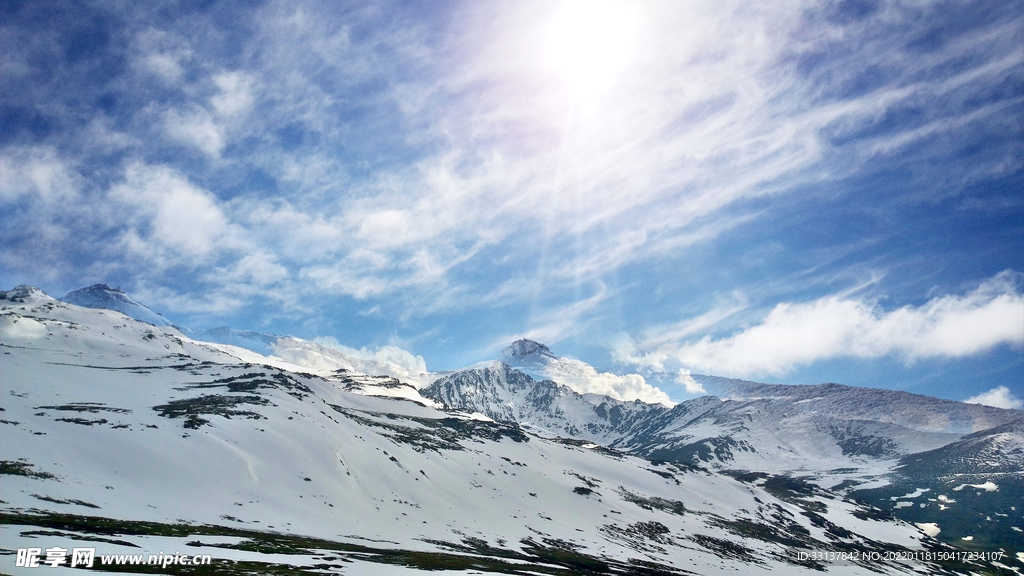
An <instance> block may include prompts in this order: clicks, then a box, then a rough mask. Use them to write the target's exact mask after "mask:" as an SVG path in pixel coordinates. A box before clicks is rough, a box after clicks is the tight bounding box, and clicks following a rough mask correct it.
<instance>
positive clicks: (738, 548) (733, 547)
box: [689, 534, 764, 564]
mask: <svg viewBox="0 0 1024 576" xmlns="http://www.w3.org/2000/svg"><path fill="white" fill-rule="evenodd" d="M689 539H690V540H691V541H693V542H696V543H697V544H698V545H699V546H701V547H702V548H705V549H707V550H710V551H711V552H713V553H715V555H717V556H720V557H722V558H731V559H733V560H739V561H740V562H748V563H752V564H764V561H763V560H762V559H761V558H759V557H758V554H757V553H755V552H754V551H753V550H751V549H750V548H747V547H746V546H744V545H742V544H739V543H736V542H733V541H731V540H726V539H724V538H716V537H714V536H707V535H704V534H694V535H693V536H690V537H689Z"/></svg>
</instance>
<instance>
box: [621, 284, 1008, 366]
mask: <svg viewBox="0 0 1024 576" xmlns="http://www.w3.org/2000/svg"><path fill="white" fill-rule="evenodd" d="M1022 343H1024V295H1022V293H1021V291H1020V278H1019V275H1017V274H1014V273H1011V272H1003V273H1001V274H998V275H996V276H994V277H992V278H990V279H988V280H987V281H985V282H983V283H982V284H981V285H980V286H978V288H976V289H975V290H972V291H971V292H968V293H967V294H964V295H962V296H961V295H947V296H940V297H936V298H933V299H932V300H930V301H928V302H926V303H925V304H923V305H921V306H917V307H915V306H904V307H902V308H898V309H895V310H885V309H883V308H882V307H881V306H880V305H879V304H878V303H877V302H875V301H872V300H868V299H855V298H846V297H840V296H828V297H824V298H820V299H817V300H814V301H811V302H805V303H782V304H778V305H776V306H775V308H774V309H772V311H771V312H770V313H769V314H768V315H767V316H766V317H765V318H764V320H762V321H761V322H760V323H758V324H756V325H754V326H751V327H749V328H746V329H744V330H742V331H740V332H738V333H735V334H733V335H731V336H728V337H724V338H717V339H716V338H712V337H710V336H704V337H703V338H701V339H699V340H696V341H690V342H669V343H662V344H659V345H658V346H657V347H656V348H655V349H652V350H642V349H637V348H638V347H637V346H636V345H631V346H632V347H633V349H632V350H620V352H619V358H621V359H624V360H627V361H630V362H633V363H636V364H640V365H648V366H653V367H656V368H659V369H663V368H664V367H665V366H666V365H670V364H681V365H684V366H690V367H694V368H698V369H701V370H706V371H709V372H712V373H716V374H726V375H732V376H741V377H746V376H756V375H766V374H767V375H779V374H785V373H788V372H790V371H791V370H793V369H794V368H796V367H798V366H801V365H807V364H811V363H813V362H816V361H820V360H829V359H835V358H842V357H854V358H879V357H883V356H898V357H902V358H904V359H905V360H907V361H915V360H918V359H924V358H957V357H963V356H970V355H973V354H978V353H981V352H984V351H987V350H989V349H991V348H994V347H996V346H999V345H1003V344H1010V345H1020V344H1022Z"/></svg>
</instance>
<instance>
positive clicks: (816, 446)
mask: <svg viewBox="0 0 1024 576" xmlns="http://www.w3.org/2000/svg"><path fill="white" fill-rule="evenodd" d="M420 392H421V394H422V395H423V396H425V397H428V398H431V399H433V400H435V401H437V402H438V403H439V404H441V405H442V406H444V407H445V408H449V409H456V410H462V411H468V412H478V413H481V414H483V415H485V416H487V417H489V418H493V419H495V420H498V421H502V422H516V423H519V424H521V425H523V426H526V427H528V428H530V429H533V430H538V431H540V432H543V433H547V434H554V435H561V436H570V437H574V438H580V439H586V440H590V441H592V442H595V443H598V444H601V445H605V446H609V447H612V448H616V449H621V450H627V451H629V452H631V453H635V454H641V455H643V456H646V457H649V458H653V459H657V460H666V461H672V462H678V463H682V464H701V465H707V466H712V467H715V468H719V469H735V468H742V469H747V470H770V471H773V472H780V473H781V472H801V473H824V472H827V471H829V470H833V469H837V468H842V469H846V470H847V471H848V473H850V474H859V475H865V474H866V475H869V476H871V475H877V474H879V473H881V472H883V471H886V470H888V469H889V468H890V467H891V465H892V464H893V463H894V462H895V460H897V459H898V458H900V457H901V456H904V455H906V454H911V453H914V452H920V451H924V450H930V449H933V448H937V447H940V446H943V445H946V444H949V443H950V442H953V441H955V440H957V439H959V435H956V434H949V433H941V432H930V431H917V430H912V429H909V428H906V427H903V426H900V425H897V424H892V423H888V422H878V421H873V420H866V419H858V418H840V417H838V416H836V415H834V414H827V413H819V412H817V411H814V410H813V409H811V408H808V407H807V406H804V405H801V404H794V403H792V402H789V401H786V400H775V399H763V398H762V399H757V400H744V401H735V400H733V401H722V400H719V399H718V398H715V397H703V398H697V399H694V400H688V401H686V402H683V403H681V404H678V405H676V406H675V407H673V408H668V407H666V406H663V405H661V404H647V403H643V402H640V401H634V402H622V401H619V400H615V399H613V398H608V397H601V396H595V395H587V396H583V395H581V394H578V393H576V392H575V391H573V390H572V389H570V388H568V387H567V386H562V385H560V384H558V383H556V382H553V381H551V380H541V381H537V380H534V379H533V378H532V377H531V376H529V375H527V374H524V373H522V372H520V371H519V370H516V369H514V368H512V367H510V366H509V365H507V364H505V363H503V362H495V363H493V364H490V365H487V366H483V367H474V368H469V369H466V370H462V371H459V372H455V373H453V374H449V375H447V376H444V377H443V378H440V379H438V380H437V381H435V382H434V383H433V384H431V385H430V386H427V387H426V388H423V389H422V390H421V391H420ZM879 392H884V391H879ZM993 410H994V411H997V412H998V409H993ZM1003 412H1008V414H1006V415H1004V416H1005V417H1004V420H1006V419H1009V418H1012V417H1015V415H1014V414H1013V413H1012V412H1013V411H1003ZM843 479H847V478H843ZM836 483H838V480H837V481H836Z"/></svg>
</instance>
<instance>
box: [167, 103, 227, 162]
mask: <svg viewBox="0 0 1024 576" xmlns="http://www.w3.org/2000/svg"><path fill="white" fill-rule="evenodd" d="M164 127H165V129H166V130H167V135H168V136H170V137H171V138H172V139H173V140H177V141H178V142H181V143H182V144H187V145H189V146H194V147H196V148H198V149H199V150H200V151H202V152H203V153H205V154H206V155H208V156H210V157H211V158H219V157H220V152H221V150H223V149H224V131H223V129H222V128H221V127H220V126H219V125H218V124H217V123H216V122H215V121H214V119H213V116H212V115H211V114H210V113H209V112H207V111H206V110H204V109H202V108H193V109H192V110H190V111H188V112H179V111H178V110H168V111H167V113H166V114H165V115H164Z"/></svg>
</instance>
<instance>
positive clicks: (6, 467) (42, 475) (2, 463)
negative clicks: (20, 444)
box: [0, 460, 56, 480]
mask: <svg viewBox="0 0 1024 576" xmlns="http://www.w3.org/2000/svg"><path fill="white" fill-rule="evenodd" d="M32 468H35V464H29V463H28V462H24V461H18V460H0V474H9V475H11V476H27V477H29V478H38V479H40V480H49V479H52V478H56V476H54V475H53V474H50V473H49V472H41V471H40V472H36V471H35V470H33V469H32Z"/></svg>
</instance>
